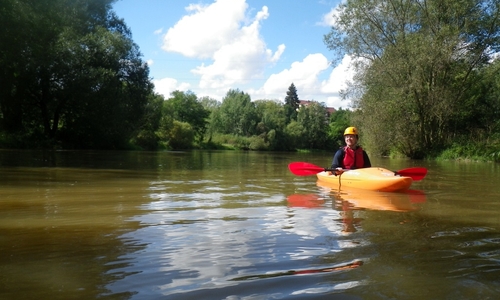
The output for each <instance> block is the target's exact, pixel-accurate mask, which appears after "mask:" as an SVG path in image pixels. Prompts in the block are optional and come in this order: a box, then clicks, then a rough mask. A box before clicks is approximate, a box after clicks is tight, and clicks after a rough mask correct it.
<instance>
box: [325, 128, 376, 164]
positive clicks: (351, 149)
mask: <svg viewBox="0 0 500 300" xmlns="http://www.w3.org/2000/svg"><path fill="white" fill-rule="evenodd" d="M358 139H359V135H358V129H357V128H356V127H347V128H346V130H345V131H344V140H345V143H346V146H345V147H342V148H340V149H339V150H337V152H336V153H335V155H334V156H333V161H332V166H331V168H332V169H337V170H338V171H339V172H342V170H344V169H360V168H369V167H371V166H372V165H371V163H370V158H369V157H368V154H366V152H365V150H363V148H361V146H359V145H358Z"/></svg>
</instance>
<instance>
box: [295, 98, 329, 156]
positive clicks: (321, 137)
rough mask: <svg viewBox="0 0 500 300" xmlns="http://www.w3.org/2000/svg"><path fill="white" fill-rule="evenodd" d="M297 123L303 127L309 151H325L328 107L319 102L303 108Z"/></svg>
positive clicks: (300, 110)
mask: <svg viewBox="0 0 500 300" xmlns="http://www.w3.org/2000/svg"><path fill="white" fill-rule="evenodd" d="M297 122H298V123H299V124H301V125H302V128H303V133H302V134H303V139H304V141H305V143H306V144H305V145H306V147H307V148H309V149H325V148H326V146H327V145H326V142H327V126H328V125H327V124H328V119H327V111H326V107H325V106H324V105H323V104H321V103H318V102H312V103H311V104H309V105H307V106H304V107H301V108H300V109H299V112H298V115H297Z"/></svg>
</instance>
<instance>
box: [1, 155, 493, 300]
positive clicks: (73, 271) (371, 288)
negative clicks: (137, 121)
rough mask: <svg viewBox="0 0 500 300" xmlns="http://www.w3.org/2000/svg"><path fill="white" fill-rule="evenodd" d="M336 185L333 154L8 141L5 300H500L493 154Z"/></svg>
mask: <svg viewBox="0 0 500 300" xmlns="http://www.w3.org/2000/svg"><path fill="white" fill-rule="evenodd" d="M371 159H372V163H373V165H375V166H381V167H386V168H388V169H391V170H400V169H403V168H409V167H415V166H420V167H425V168H427V169H428V174H427V176H426V177H425V179H424V180H422V181H418V182H414V183H413V185H412V191H411V193H378V192H352V191H340V192H339V191H338V190H336V189H333V188H330V187H325V186H322V185H318V184H317V182H316V178H315V177H314V176H312V177H311V176H295V175H293V174H292V173H291V172H290V171H289V170H288V167H287V166H288V164H289V163H291V162H294V161H305V162H309V163H313V164H316V165H319V166H328V165H329V163H330V161H331V155H329V154H298V153H273V152H269V153H268V152H238V151H189V152H88V151H60V152H41V151H40V152H37V151H0V299H231V300H233V299H234V300H235V299H497V298H498V296H499V295H500V279H499V278H500V200H499V198H500V185H499V182H500V170H499V166H498V165H497V164H492V163H478V162H429V161H412V160H390V159H382V158H376V157H372V158H371Z"/></svg>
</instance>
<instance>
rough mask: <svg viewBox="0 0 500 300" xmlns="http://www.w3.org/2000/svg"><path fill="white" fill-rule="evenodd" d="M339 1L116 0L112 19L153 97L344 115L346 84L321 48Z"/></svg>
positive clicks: (343, 67)
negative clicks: (120, 25)
mask: <svg viewBox="0 0 500 300" xmlns="http://www.w3.org/2000/svg"><path fill="white" fill-rule="evenodd" d="M339 2H340V0H334V1H327V0H193V1H190V0H187V1H185V0H118V1H117V2H115V4H114V6H113V10H114V11H115V12H116V14H117V15H118V16H119V17H120V18H123V19H124V20H125V23H126V24H127V25H128V27H129V28H130V29H131V30H132V38H133V40H134V42H135V43H137V44H138V45H139V47H140V49H141V52H142V54H143V59H144V60H145V61H147V62H148V64H149V66H150V76H151V77H152V79H153V82H154V84H155V89H156V92H158V93H160V94H163V95H165V97H167V98H168V97H169V96H170V93H171V92H172V91H174V90H181V91H187V90H190V91H192V92H194V93H195V94H196V95H197V96H198V97H203V96H209V97H212V98H214V99H216V100H219V101H222V98H223V97H224V96H225V95H226V93H227V91H228V90H229V89H239V90H240V91H243V92H245V93H248V94H249V95H250V96H251V98H252V100H259V99H277V100H280V101H283V100H284V98H285V96H286V92H287V90H288V87H289V86H290V84H291V83H292V82H293V83H294V84H295V86H296V88H297V94H298V96H299V98H300V99H301V100H315V101H318V102H324V103H325V104H326V105H327V106H329V107H335V108H339V107H343V108H347V107H349V103H348V102H346V101H341V99H340V97H339V91H340V90H341V89H343V88H344V87H345V81H346V80H349V79H350V78H351V77H352V72H351V71H350V70H349V68H348V64H349V59H348V58H345V59H344V60H343V61H342V63H340V64H339V65H337V66H332V65H331V64H330V61H331V59H332V58H333V57H334V53H333V52H332V51H330V50H329V49H328V48H327V47H326V45H325V44H324V42H323V36H324V35H325V34H327V33H328V32H329V30H330V26H331V24H332V23H331V22H332V21H331V19H332V18H331V16H332V15H333V13H334V9H335V8H336V6H337V5H338V4H339Z"/></svg>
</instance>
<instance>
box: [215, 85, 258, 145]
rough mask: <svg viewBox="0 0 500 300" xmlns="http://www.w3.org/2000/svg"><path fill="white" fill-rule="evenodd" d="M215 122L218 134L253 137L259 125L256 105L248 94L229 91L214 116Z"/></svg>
mask: <svg viewBox="0 0 500 300" xmlns="http://www.w3.org/2000/svg"><path fill="white" fill-rule="evenodd" d="M213 121H214V126H215V129H216V130H217V132H220V133H223V134H235V135H240V136H251V135H252V134H254V133H255V126H256V124H257V115H256V111H255V104H254V103H253V102H252V101H251V99H250V95H248V94H247V93H243V92H241V91H239V90H237V89H236V90H229V91H228V92H227V94H226V96H225V97H224V98H223V99H222V104H221V105H220V107H219V109H218V110H217V111H216V113H215V114H214V118H213Z"/></svg>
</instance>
